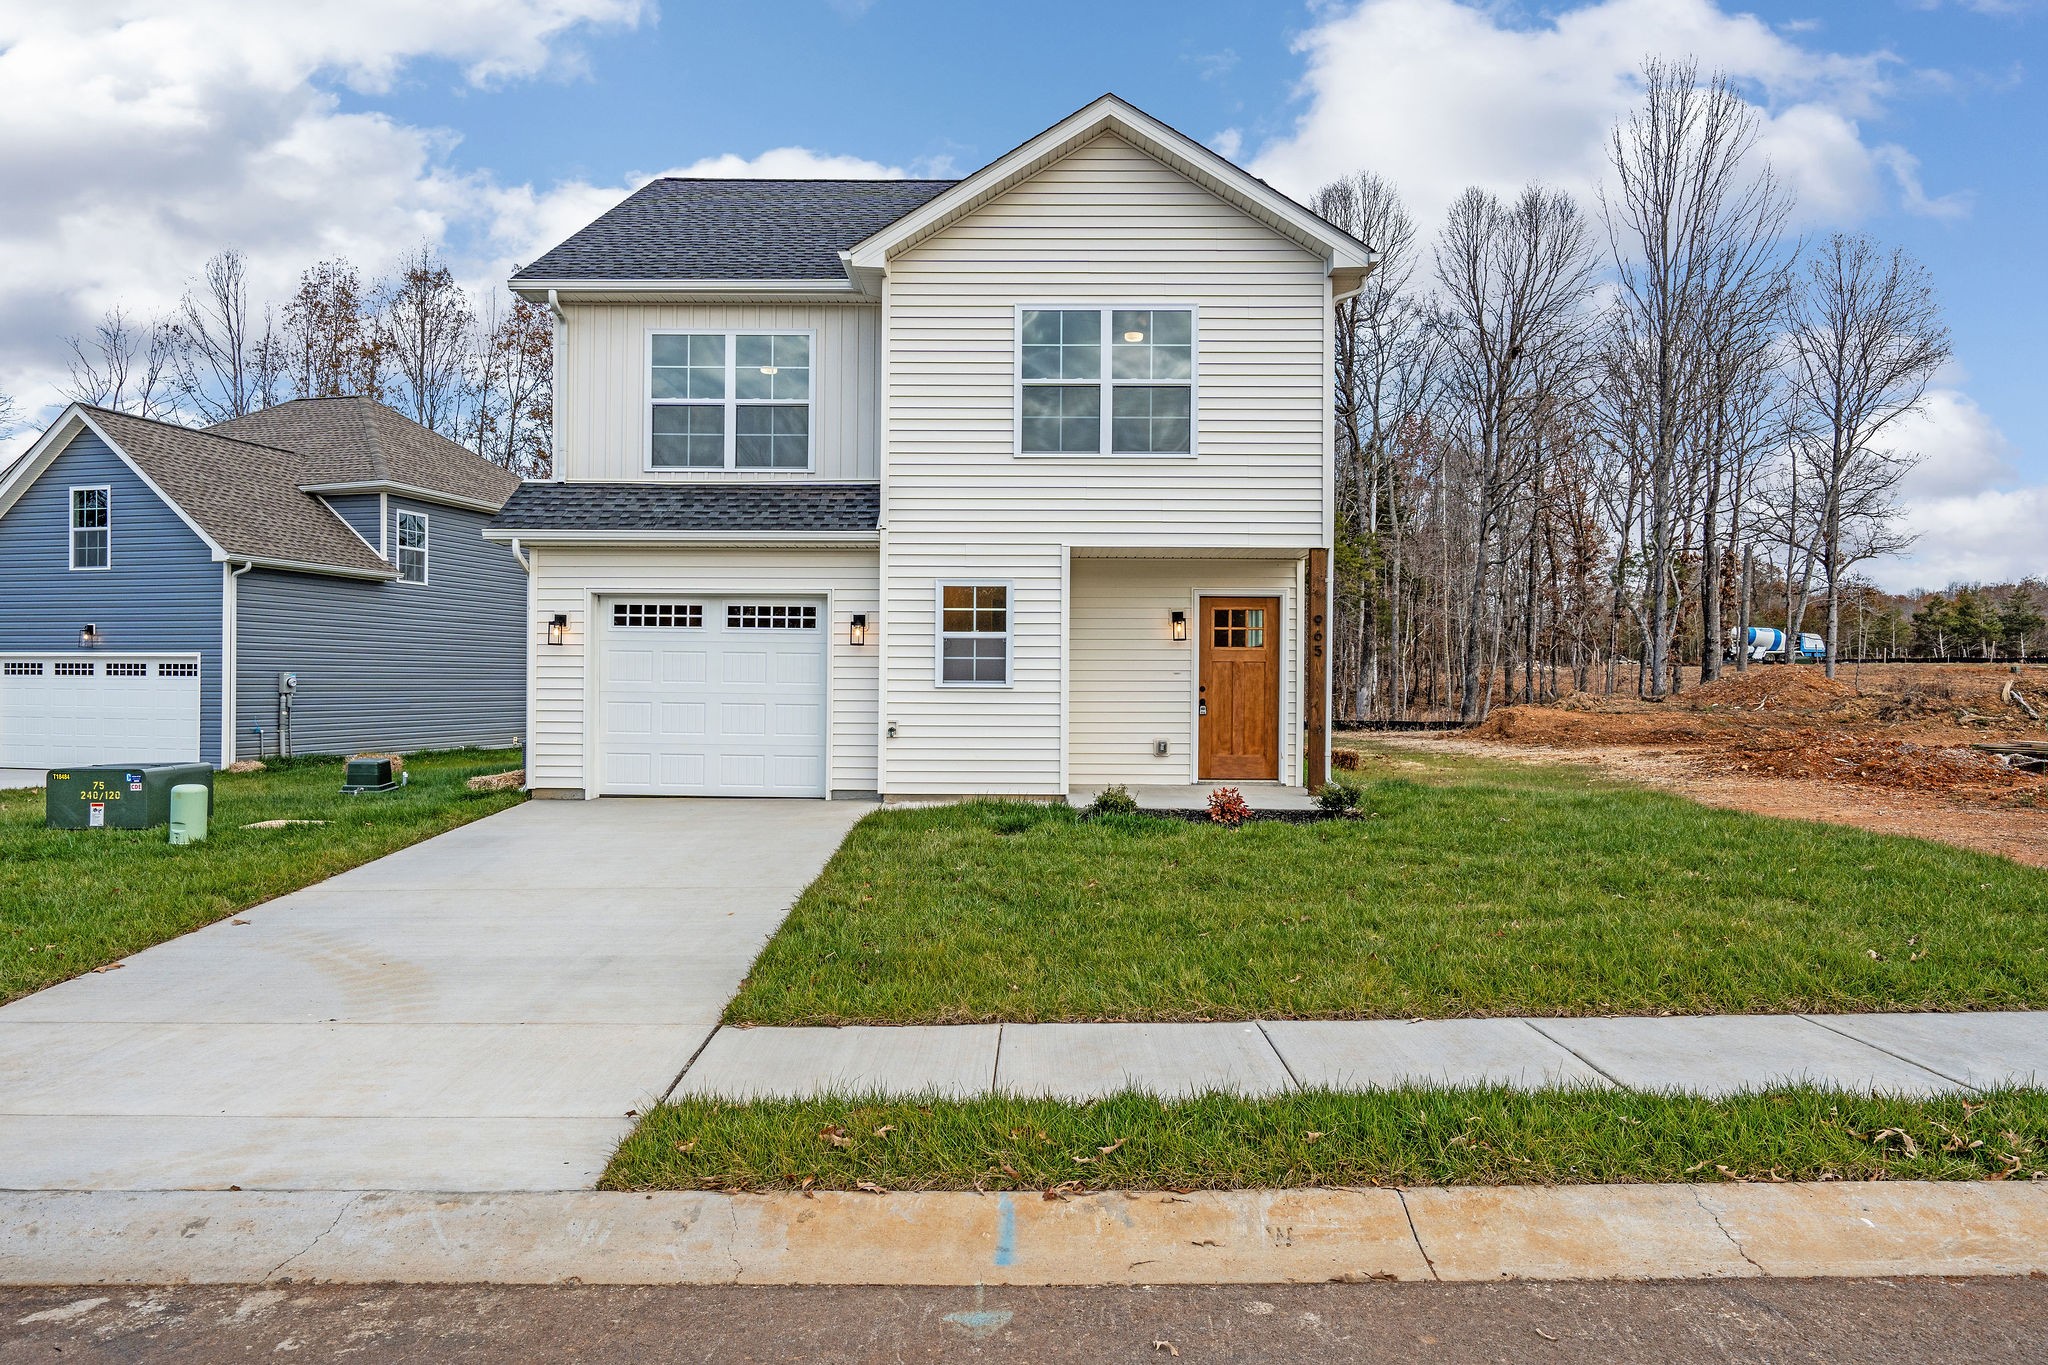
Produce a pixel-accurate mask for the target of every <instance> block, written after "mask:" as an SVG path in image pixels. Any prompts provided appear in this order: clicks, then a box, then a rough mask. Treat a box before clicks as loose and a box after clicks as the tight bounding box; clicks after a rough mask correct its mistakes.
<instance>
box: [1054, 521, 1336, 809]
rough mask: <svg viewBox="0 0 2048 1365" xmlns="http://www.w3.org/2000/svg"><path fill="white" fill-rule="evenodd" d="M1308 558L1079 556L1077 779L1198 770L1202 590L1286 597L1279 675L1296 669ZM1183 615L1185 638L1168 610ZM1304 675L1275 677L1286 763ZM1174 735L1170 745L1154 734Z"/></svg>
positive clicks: (1072, 730)
mask: <svg viewBox="0 0 2048 1365" xmlns="http://www.w3.org/2000/svg"><path fill="white" fill-rule="evenodd" d="M1301 574H1302V561H1300V560H1289V559H1210V560H1181V559H1079V558H1077V559H1075V560H1074V561H1073V570H1072V600H1073V621H1072V624H1071V625H1070V626H1069V628H1068V634H1069V640H1070V648H1071V650H1072V662H1071V664H1070V665H1069V681H1068V708H1069V721H1068V753H1069V757H1068V766H1069V769H1070V772H1071V781H1072V784H1073V785H1074V786H1077V787H1090V786H1109V785H1111V784H1114V783H1124V784H1127V785H1137V784H1141V783H1158V782H1164V783H1175V782H1193V781H1196V780H1198V779H1199V776H1200V775H1199V774H1198V773H1197V772H1196V770H1195V766H1194V765H1195V759H1196V748H1195V745H1196V732H1195V718H1196V717H1195V704H1196V694H1195V686H1196V670H1197V668H1198V666H1199V664H1200V662H1201V649H1202V618H1201V615H1200V613H1199V611H1198V597H1239V596H1242V597H1276V598H1278V599H1280V622H1279V630H1280V668H1281V677H1282V679H1283V680H1285V679H1297V678H1299V676H1300V671H1301V650H1300V640H1301V598H1300V585H1301ZM1176 611H1184V612H1186V613H1187V615H1188V638H1187V639H1185V640H1175V639H1174V638H1173V630H1172V617H1173V613H1174V612H1176ZM1298 696H1299V687H1298V685H1296V686H1283V687H1282V688H1281V689H1280V699H1281V714H1280V735H1281V747H1280V774H1281V776H1282V777H1283V778H1284V779H1286V780H1288V781H1298V780H1299V779H1298V778H1296V777H1293V776H1292V775H1293V774H1295V773H1298V772H1299V771H1300V770H1301V723H1300V715H1299V712H1298V711H1297V710H1296V709H1295V707H1296V705H1297V698H1298ZM1161 739H1163V740H1165V741H1166V742H1167V752H1166V755H1165V756H1164V757H1158V756H1156V755H1155V754H1154V753H1153V742H1154V741H1155V740H1161Z"/></svg>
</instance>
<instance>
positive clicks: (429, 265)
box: [383, 246, 476, 435]
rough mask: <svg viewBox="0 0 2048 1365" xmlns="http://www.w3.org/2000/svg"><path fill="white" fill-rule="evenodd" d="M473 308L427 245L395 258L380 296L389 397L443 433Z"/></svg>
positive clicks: (449, 427) (456, 398) (455, 411)
mask: <svg viewBox="0 0 2048 1365" xmlns="http://www.w3.org/2000/svg"><path fill="white" fill-rule="evenodd" d="M475 326H476V314H475V311H474V310H473V309H472V308H471V307H470V303H469V299H468V296H466V295H465V294H464V293H463V292H462V290H461V288H459V287H458V286H457V285H456V283H455V276H454V274H453V273H452V272H450V271H449V269H448V267H447V266H446V265H445V264H444V263H443V262H442V261H441V260H440V258H439V257H437V256H436V255H435V254H434V252H433V250H432V249H431V248H429V247H425V246H422V247H420V248H418V249H417V250H416V251H413V252H412V253H410V254H409V255H407V256H406V257H405V259H404V260H402V261H401V262H399V267H398V276H397V278H396V279H395V280H393V281H392V283H391V286H390V289H389V292H388V293H387V295H386V297H385V301H384V315H383V335H384V337H385V339H386V342H387V344H388V345H389V347H390V354H391V367H392V378H393V380H394V387H395V388H396V389H397V392H396V394H395V395H394V397H395V398H396V400H397V404H396V406H397V407H398V409H399V410H400V411H401V412H404V413H405V414H406V415H407V416H409V417H411V418H412V419H413V420H414V421H415V422H418V423H419V424H420V425H421V426H423V427H427V428H429V429H430V430H433V431H438V432H441V433H443V434H444V435H445V434H447V433H449V432H451V431H453V430H455V429H456V427H457V425H458V422H459V416H460V407H461V403H462V382H463V371H464V368H465V365H466V363H467V361H468V360H469V355H470V338H471V334H472V332H473V331H474V330H475Z"/></svg>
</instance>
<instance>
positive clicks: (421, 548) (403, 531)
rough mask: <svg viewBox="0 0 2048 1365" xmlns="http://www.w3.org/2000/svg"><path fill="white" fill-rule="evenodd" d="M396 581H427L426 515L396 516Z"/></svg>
mask: <svg viewBox="0 0 2048 1365" xmlns="http://www.w3.org/2000/svg"><path fill="white" fill-rule="evenodd" d="M398 581H399V582H401V583H424V582H426V581H427V514H426V513H425V512H400V513H399V514H398Z"/></svg>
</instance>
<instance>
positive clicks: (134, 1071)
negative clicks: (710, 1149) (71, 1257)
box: [0, 799, 871, 1190]
mask: <svg viewBox="0 0 2048 1365" xmlns="http://www.w3.org/2000/svg"><path fill="white" fill-rule="evenodd" d="M870 809H871V807H870V806H868V805H866V804H862V803H855V802H831V803H827V802H822V801H723V802H721V801H674V800H671V801H656V800H625V799H613V800H604V801H592V802H569V801H540V802H530V803H527V804H525V805H521V806H515V807H513V808H512V809H510V810H507V811H504V812H502V813H500V814H498V815H494V816H491V817H489V818H487V819H484V820H481V821H478V822H477V823H475V824H471V825H467V826H464V827H463V828H461V829H458V830H455V831H452V832H450V833H448V834H444V835H441V836H440V837H438V838H435V839H430V840H428V841H426V842H424V843H420V844H415V845H414V846H412V847H411V848H408V849H405V850H403V851H401V852H398V853H395V854H393V855H391V856H390V857H387V858H383V859H380V860H378V861H377V862H374V863H370V864H367V865H365V866H363V867H359V868H356V869H355V870H353V871H351V872H346V873H343V874H342V875H340V876H338V877H334V878H332V879H330V880H328V881H325V882H322V883H320V884H318V885H317V886H313V887H309V888H307V889H306V890H303V891H299V892H296V893H294V894H292V895H289V896H284V897H281V898H279V899H278V900H275V901H271V902H269V903H268V904H265V905H261V906H258V907H256V908H255V909H252V910H248V911H244V912H243V913H242V914H240V915H237V916H235V917H234V918H233V919H231V920H226V921H222V922H220V923H217V924H214V925H211V926H209V927H207V928H205V929H201V930H199V931H198V932H196V933H192V934H187V935H185V936H184V937H182V938H178V939H174V940H172V941H171V942H168V943H164V944H160V945H158V946H157V947H154V948H151V949H148V950H147V951H144V952H141V953H137V954H136V955H135V956H133V957H130V958H128V959H126V961H125V963H124V964H123V966H122V967H121V969H120V970H118V971H108V972H101V973H96V974H93V975H88V976H84V977H80V978H78V979H77V980H74V981H69V982H66V983H64V984H62V985H59V986H54V987H52V988H50V989H49V990H46V991H43V992H41V993H39V994H37V995H33V996H30V997H28V998H27V999H25V1000H20V1001H17V1002H15V1003H14V1004H12V1005H9V1006H7V1007H6V1008H4V1009H0V1187H4V1188H10V1189H96V1190H123V1189H126V1190H138V1189H191V1188H213V1189H221V1188H227V1187H230V1186H239V1187H241V1188H242V1189H246V1190H254V1189H297V1190H377V1189H411V1190H549V1189H578V1188H584V1189H587V1188H588V1187H589V1186H590V1185H591V1183H592V1182H593V1181H594V1180H595V1179H596V1177H597V1175H598V1173H599V1172H600V1171H601V1170H602V1169H603V1167H604V1163H605V1161H606V1159H607V1158H608V1157H609V1156H610V1154H611V1151H612V1148H613V1146H614V1145H615V1144H616V1143H617V1141H618V1139H619V1138H620V1137H621V1136H622V1135H623V1134H624V1133H625V1132H626V1131H627V1130H628V1129H629V1128H631V1127H632V1124H633V1120H632V1118H631V1117H630V1112H631V1111H634V1110H638V1109H641V1108H644V1107H645V1106H646V1104H647V1103H648V1102H649V1101H651V1100H652V1099H654V1098H656V1097H658V1096H659V1095H661V1094H662V1093H663V1092H664V1091H666V1090H667V1089H668V1087H669V1085H670V1084H671V1082H673V1081H674V1080H675V1078H676V1075H677V1073H679V1072H680V1071H682V1069H683V1067H684V1065H685V1063H687V1062H688V1061H689V1060H690V1058H691V1057H692V1055H694V1054H695V1053H696V1051H697V1049H698V1048H699V1046H701V1045H702V1043H703V1042H704V1040H705V1039H706V1038H707V1037H708V1036H709V1035H710V1033H711V1031H712V1029H713V1027H714V1026H715V1025H716V1023H717V1020H718V1016H719V1014H720V1012H721V1010H722V1009H723V1008H724V1005H725V1002H726V1000H727V999H728V998H729V997H730V996H731V994H732V992H733V991H734V990H735V989H737V987H738V985H739V982H740V980H741V978H742V977H743V976H745V974H746V970H747V967H748V965H749V964H750V963H751V962H752V960H753V958H754V955H755V954H756V953H757V952H758V951H759V950H760V947H761V945H762V943H763V942H764V941H766V939H767V938H768V936H769V935H770V934H771V933H773V932H774V930H775V928H776V926H777V925H778V924H779V923H780V922H781V920H782V917H783V914H784V913H785V911H786V910H787V909H788V907H789V905H790V904H791V902H792V901H794V900H795V898H796V895H797V893H798V892H799V891H801V890H802V889H803V887H804V885H805V884H806V883H808V882H809V881H810V880H811V879H812V878H813V877H815V876H816V875H817V874H818V872H819V870H820V869H821V868H822V867H823V866H824V864H825V861H826V859H827V858H829V857H830V856H831V854H832V851H833V850H834V849H835V848H837V847H838V845H839V841H840V840H841V839H842V838H843V837H844V836H845V833H846V831H847V829H848V828H850V827H851V826H852V824H853V823H854V821H856V820H858V819H859V818H860V817H861V816H862V815H864V814H866V813H867V811H868V810H870Z"/></svg>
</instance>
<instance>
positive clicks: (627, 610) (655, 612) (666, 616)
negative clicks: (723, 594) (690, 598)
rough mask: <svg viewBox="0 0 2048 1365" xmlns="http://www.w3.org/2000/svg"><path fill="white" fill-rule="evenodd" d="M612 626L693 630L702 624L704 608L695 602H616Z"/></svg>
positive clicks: (613, 607) (613, 608)
mask: <svg viewBox="0 0 2048 1365" xmlns="http://www.w3.org/2000/svg"><path fill="white" fill-rule="evenodd" d="M612 624H613V625H615V626H671V627H674V628H677V629H680V630H695V629H697V628H698V627H700V626H702V625H703V624H704V608H703V607H702V606H701V605H700V604H698V603H695V602H617V603H614V604H613V606H612Z"/></svg>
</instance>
